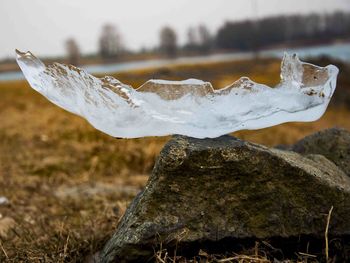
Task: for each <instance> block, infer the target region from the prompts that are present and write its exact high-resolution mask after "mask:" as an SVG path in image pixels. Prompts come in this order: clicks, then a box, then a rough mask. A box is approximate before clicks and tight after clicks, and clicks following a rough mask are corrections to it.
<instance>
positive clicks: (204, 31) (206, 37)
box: [198, 24, 213, 51]
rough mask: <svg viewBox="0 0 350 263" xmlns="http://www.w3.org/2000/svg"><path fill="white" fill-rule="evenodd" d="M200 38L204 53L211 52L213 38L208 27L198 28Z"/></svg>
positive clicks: (202, 25)
mask: <svg viewBox="0 0 350 263" xmlns="http://www.w3.org/2000/svg"><path fill="white" fill-rule="evenodd" d="M198 38H199V44H200V47H201V49H202V51H209V50H210V49H211V48H212V43H213V38H212V36H211V34H210V31H209V29H208V27H207V26H206V25H204V24H201V25H199V26H198Z"/></svg>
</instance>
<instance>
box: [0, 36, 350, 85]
mask: <svg viewBox="0 0 350 263" xmlns="http://www.w3.org/2000/svg"><path fill="white" fill-rule="evenodd" d="M284 52H289V53H297V54H298V55H299V57H300V58H302V59H305V58H309V57H320V56H327V57H330V58H333V59H336V60H340V61H342V62H345V63H350V43H342V44H335V45H320V46H311V47H300V48H281V49H271V50H265V51H261V52H259V54H260V56H262V57H277V58H282V56H283V53H284ZM253 57H254V53H253V52H235V53H225V54H212V55H205V56H195V57H178V58H175V59H153V60H142V61H132V62H122V63H115V64H107V65H89V66H85V67H83V68H84V69H85V70H86V71H87V72H89V73H92V74H109V73H115V72H122V71H128V70H135V69H145V68H150V67H152V68H157V67H163V66H170V65H180V64H189V63H191V64H199V63H208V62H223V61H234V60H240V59H250V58H253ZM19 79H24V76H23V74H22V72H20V71H10V72H3V73H0V81H7V80H19Z"/></svg>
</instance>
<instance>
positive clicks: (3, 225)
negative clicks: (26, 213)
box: [0, 217, 16, 238]
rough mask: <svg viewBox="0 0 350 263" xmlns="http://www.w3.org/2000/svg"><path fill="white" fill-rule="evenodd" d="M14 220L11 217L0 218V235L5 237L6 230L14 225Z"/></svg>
mask: <svg viewBox="0 0 350 263" xmlns="http://www.w3.org/2000/svg"><path fill="white" fill-rule="evenodd" d="M15 224H16V223H15V220H13V219H12V218H11V217H4V218H1V219H0V237H2V238H6V237H7V234H8V231H9V230H10V229H12V228H13V227H14V226H15Z"/></svg>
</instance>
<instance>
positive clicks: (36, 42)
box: [0, 0, 350, 59]
mask: <svg viewBox="0 0 350 263" xmlns="http://www.w3.org/2000/svg"><path fill="white" fill-rule="evenodd" d="M254 6H255V7H254ZM334 11H344V12H349V11H350V1H348V0H323V1H318V0H308V1H301V0H294V1H292V0H285V1H283V2H282V1H278V0H264V1H262V0H251V1H244V0H236V1H232V0H218V1H215V2H214V1H200V0H192V1H188V0H177V1H173V0H169V1H164V0H163V1H162V0H149V1H141V2H140V1H136V0H129V1H128V2H125V1H112V0H100V1H93V2H92V1H90V2H87V1H84V0H75V1H70V2H68V1H63V0H55V1H44V0H32V1H26V0H2V1H1V4H0V28H1V33H2V39H1V41H0V59H3V58H13V57H14V50H15V48H18V49H20V50H31V51H32V52H33V53H35V54H37V55H39V56H61V55H64V54H65V47H64V42H65V41H66V40H67V39H68V38H71V37H73V38H74V39H75V40H76V41H77V43H78V45H79V47H80V49H81V52H82V53H83V54H88V53H96V52H97V50H98V38H99V35H100V32H101V27H102V26H103V25H104V24H106V23H110V24H113V25H116V26H117V27H118V29H119V32H120V33H121V35H122V36H123V40H124V43H125V45H126V46H127V47H128V49H130V50H139V49H140V48H142V47H145V48H151V47H154V46H156V45H157V42H158V32H159V30H160V29H161V27H163V26H165V25H168V26H171V27H172V28H174V29H175V30H176V32H177V35H178V39H179V44H184V43H185V41H186V31H187V29H188V27H190V26H196V25H198V24H205V25H206V26H207V27H208V28H209V29H210V31H211V32H212V33H214V32H215V31H216V30H217V29H218V28H219V27H220V26H221V25H223V23H225V21H237V20H243V19H252V18H256V17H258V18H262V17H266V16H272V15H281V14H308V13H320V14H323V13H331V12H334Z"/></svg>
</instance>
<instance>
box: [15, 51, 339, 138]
mask: <svg viewBox="0 0 350 263" xmlns="http://www.w3.org/2000/svg"><path fill="white" fill-rule="evenodd" d="M17 62H18V65H19V66H20V68H21V70H22V71H23V74H24V76H25V77H26V79H27V80H28V82H29V83H30V85H31V86H32V88H33V89H35V90H36V91H38V92H40V93H41V94H42V95H44V96H45V97H46V98H47V99H48V100H50V101H51V102H53V103H54V104H56V105H58V106H60V107H62V108H64V109H66V110H67V111H70V112H72V113H75V114H77V115H80V116H82V117H84V118H85V119H86V120H87V121H88V122H89V123H91V124H92V125H93V126H94V127H95V128H96V129H98V130H101V131H103V132H105V133H107V134H109V135H111V136H114V137H123V138H137V137H144V136H163V135H169V134H182V135H187V136H192V137H196V138H205V137H210V138H213V137H218V136H220V135H223V134H227V133H230V132H234V131H238V130H244V129H249V130H251V129H260V128H265V127H270V126H274V125H277V124H280V123H284V122H291V121H303V122H307V121H315V120H317V119H318V118H320V117H321V116H322V115H323V113H324V112H325V110H326V109H327V106H328V103H329V101H330V99H331V97H332V95H333V93H334V90H335V88H336V79H337V75H338V69H337V68H336V67H335V66H333V65H329V66H327V67H318V66H315V65H312V64H309V63H304V62H301V61H300V60H299V59H298V57H297V56H296V55H288V54H285V55H284V58H283V60H282V64H281V82H280V83H279V84H278V85H277V86H276V87H274V88H270V87H268V86H266V85H263V84H259V83H255V82H253V81H252V80H250V79H249V78H246V77H242V78H240V79H239V80H237V81H236V82H234V83H232V84H231V85H229V86H227V87H224V88H222V89H218V90H214V89H213V87H212V85H211V83H209V82H204V81H201V80H197V79H188V80H184V81H167V80H149V81H147V82H146V83H144V84H143V85H142V86H141V87H139V88H138V89H133V88H132V87H131V86H129V85H126V84H123V83H121V82H120V81H119V80H117V79H115V78H113V77H104V78H97V77H94V76H92V75H90V74H88V73H87V72H85V71H84V70H82V69H79V68H77V67H74V66H71V65H69V66H67V65H63V64H59V63H54V64H52V65H48V66H45V64H44V63H43V62H41V61H40V60H39V59H37V58H36V57H35V56H34V55H32V54H31V53H30V52H25V53H22V52H20V51H17Z"/></svg>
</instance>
